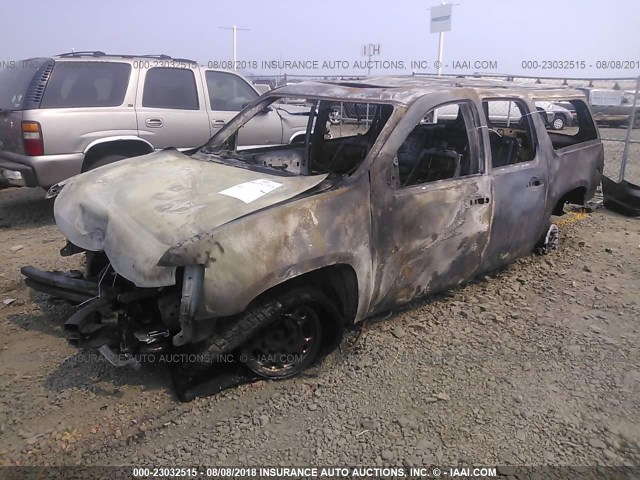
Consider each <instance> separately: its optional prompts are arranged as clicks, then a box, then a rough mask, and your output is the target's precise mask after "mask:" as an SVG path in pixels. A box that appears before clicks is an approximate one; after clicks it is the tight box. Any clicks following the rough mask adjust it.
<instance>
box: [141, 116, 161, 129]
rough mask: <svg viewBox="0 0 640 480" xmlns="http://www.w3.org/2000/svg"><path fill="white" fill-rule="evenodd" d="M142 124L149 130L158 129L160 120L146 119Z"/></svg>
mask: <svg viewBox="0 0 640 480" xmlns="http://www.w3.org/2000/svg"><path fill="white" fill-rule="evenodd" d="M144 124H145V125H146V126H147V127H149V128H160V127H161V126H162V119H161V118H147V119H146V120H145V121H144Z"/></svg>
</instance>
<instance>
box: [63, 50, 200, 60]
mask: <svg viewBox="0 0 640 480" xmlns="http://www.w3.org/2000/svg"><path fill="white" fill-rule="evenodd" d="M57 56H58V57H64V58H66V57H120V58H156V59H158V60H173V61H176V62H187V63H198V62H196V61H195V60H189V59H188V58H173V57H171V56H170V55H165V54H164V53H160V54H147V55H135V54H119V53H104V52H101V51H93V50H87V51H78V52H67V53H61V54H59V55H57Z"/></svg>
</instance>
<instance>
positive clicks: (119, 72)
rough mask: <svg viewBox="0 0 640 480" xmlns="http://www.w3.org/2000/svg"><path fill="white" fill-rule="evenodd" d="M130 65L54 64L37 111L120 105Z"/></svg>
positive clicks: (127, 80)
mask: <svg viewBox="0 0 640 480" xmlns="http://www.w3.org/2000/svg"><path fill="white" fill-rule="evenodd" d="M130 74H131V65H129V64H128V63H119V62H56V64H55V66H54V67H53V71H52V72H51V78H50V79H49V82H48V83H47V88H46V90H45V92H44V95H43V97H42V102H41V103H40V108H73V107H117V106H118V105H122V102H123V101H124V96H125V93H126V92H127V86H128V85H129V76H130Z"/></svg>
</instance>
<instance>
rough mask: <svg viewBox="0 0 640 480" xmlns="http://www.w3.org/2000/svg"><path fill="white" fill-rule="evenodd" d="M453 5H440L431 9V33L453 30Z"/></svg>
mask: <svg viewBox="0 0 640 480" xmlns="http://www.w3.org/2000/svg"><path fill="white" fill-rule="evenodd" d="M452 7H453V5H451V4H450V3H448V4H446V5H438V6H437V7H431V33H441V32H448V31H449V30H451V10H452Z"/></svg>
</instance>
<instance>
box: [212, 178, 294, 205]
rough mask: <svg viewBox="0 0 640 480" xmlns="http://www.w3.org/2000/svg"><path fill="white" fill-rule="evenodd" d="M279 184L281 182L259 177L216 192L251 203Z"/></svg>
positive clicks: (279, 185)
mask: <svg viewBox="0 0 640 480" xmlns="http://www.w3.org/2000/svg"><path fill="white" fill-rule="evenodd" d="M281 186H282V184H281V183H278V182H273V181H271V180H267V179H265V178H259V179H257V180H252V181H250V182H244V183H239V184H238V185H234V186H233V187H229V188H227V189H225V190H222V191H221V192H218V193H220V195H226V196H227V197H233V198H237V199H238V200H242V201H243V202H244V203H251V202H253V201H254V200H257V199H258V198H260V197H262V196H264V195H266V194H267V193H269V192H271V191H273V190H275V189H276V188H278V187H281Z"/></svg>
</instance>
